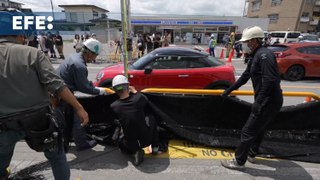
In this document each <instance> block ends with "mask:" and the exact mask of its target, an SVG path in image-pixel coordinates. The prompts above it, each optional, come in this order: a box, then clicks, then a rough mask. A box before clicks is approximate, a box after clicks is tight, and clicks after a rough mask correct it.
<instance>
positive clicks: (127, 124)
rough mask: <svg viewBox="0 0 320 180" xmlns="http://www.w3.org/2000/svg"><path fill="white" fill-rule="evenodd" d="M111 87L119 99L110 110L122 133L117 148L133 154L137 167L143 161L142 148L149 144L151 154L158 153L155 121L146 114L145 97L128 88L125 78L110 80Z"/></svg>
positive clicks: (146, 103)
mask: <svg viewBox="0 0 320 180" xmlns="http://www.w3.org/2000/svg"><path fill="white" fill-rule="evenodd" d="M112 87H113V89H114V90H115V91H116V93H117V95H118V96H119V97H120V99H119V100H117V101H115V102H113V103H112V104H111V109H112V110H113V111H114V112H115V113H116V116H117V117H118V119H119V122H120V125H121V128H122V131H123V138H121V140H120V142H119V148H120V149H121V150H122V151H123V152H126V153H129V154H133V157H134V161H133V163H134V165H136V166H138V165H139V164H140V163H142V161H143V156H144V151H143V149H142V148H144V147H147V146H149V145H150V144H151V146H152V154H158V153H159V144H158V140H159V139H158V138H159V137H158V132H157V130H156V127H157V126H156V121H155V119H153V118H152V116H151V115H150V114H148V110H147V108H148V99H147V97H146V96H144V95H143V94H141V93H138V92H137V91H136V90H135V88H134V87H132V86H129V82H128V79H127V78H126V77H125V76H123V75H117V76H115V77H114V78H113V80H112ZM130 92H131V93H133V94H130Z"/></svg>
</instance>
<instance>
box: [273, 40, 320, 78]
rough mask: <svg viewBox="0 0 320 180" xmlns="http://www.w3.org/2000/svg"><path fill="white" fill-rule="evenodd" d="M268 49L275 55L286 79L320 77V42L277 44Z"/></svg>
mask: <svg viewBox="0 0 320 180" xmlns="http://www.w3.org/2000/svg"><path fill="white" fill-rule="evenodd" d="M268 48H269V49H271V50H272V51H273V52H274V53H275V55H276V57H277V62H278V66H279V71H280V73H281V75H283V77H284V79H287V80H290V81H297V80H301V79H302V78H304V77H320V42H300V43H287V44H277V45H272V46H269V47H268Z"/></svg>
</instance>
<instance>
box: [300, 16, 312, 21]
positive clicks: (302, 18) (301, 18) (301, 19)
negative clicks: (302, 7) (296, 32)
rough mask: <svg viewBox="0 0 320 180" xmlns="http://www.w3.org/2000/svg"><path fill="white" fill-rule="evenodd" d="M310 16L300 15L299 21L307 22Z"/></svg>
mask: <svg viewBox="0 0 320 180" xmlns="http://www.w3.org/2000/svg"><path fill="white" fill-rule="evenodd" d="M309 21H310V18H309V17H300V22H309Z"/></svg>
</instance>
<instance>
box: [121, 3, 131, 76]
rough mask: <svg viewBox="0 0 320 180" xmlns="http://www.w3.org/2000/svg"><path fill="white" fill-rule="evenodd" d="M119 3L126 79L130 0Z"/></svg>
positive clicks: (129, 42) (129, 36)
mask: <svg viewBox="0 0 320 180" xmlns="http://www.w3.org/2000/svg"><path fill="white" fill-rule="evenodd" d="M120 1H121V21H122V45H123V46H122V47H123V48H122V55H123V64H124V74H125V76H126V77H128V61H129V60H131V59H132V37H131V27H130V24H131V23H130V0H120Z"/></svg>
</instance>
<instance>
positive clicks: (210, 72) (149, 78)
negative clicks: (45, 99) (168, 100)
mask: <svg viewBox="0 0 320 180" xmlns="http://www.w3.org/2000/svg"><path fill="white" fill-rule="evenodd" d="M123 66H124V65H123V64H122V63H119V64H117V65H113V66H109V67H106V68H104V69H103V70H101V71H100V72H99V73H98V74H97V76H96V82H94V85H95V86H100V87H111V82H112V78H113V77H114V76H116V75H118V74H124V68H123ZM128 77H129V82H130V84H131V85H133V86H135V88H136V89H137V90H142V89H145V88H151V87H153V88H192V89H226V88H228V87H229V86H230V85H231V84H232V83H234V82H235V76H234V67H233V66H232V65H230V64H225V63H224V62H222V61H219V60H218V59H217V58H214V57H211V56H209V54H208V53H205V52H200V51H196V50H193V49H189V48H183V47H166V48H158V49H156V50H154V51H152V52H150V53H149V54H146V55H145V56H143V57H141V58H140V59H138V60H137V61H136V62H134V63H133V64H129V66H128Z"/></svg>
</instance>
